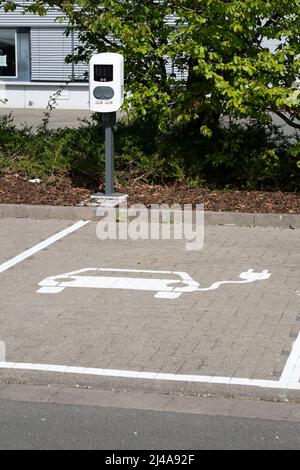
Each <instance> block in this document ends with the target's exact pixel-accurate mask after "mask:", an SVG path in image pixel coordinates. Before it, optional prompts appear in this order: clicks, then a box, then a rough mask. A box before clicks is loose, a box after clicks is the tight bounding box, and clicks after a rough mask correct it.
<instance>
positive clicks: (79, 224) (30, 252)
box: [0, 220, 89, 273]
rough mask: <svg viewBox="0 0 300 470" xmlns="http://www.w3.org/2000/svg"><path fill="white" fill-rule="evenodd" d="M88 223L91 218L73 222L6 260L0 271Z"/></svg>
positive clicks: (0, 266) (0, 265)
mask: <svg viewBox="0 0 300 470" xmlns="http://www.w3.org/2000/svg"><path fill="white" fill-rule="evenodd" d="M88 223H89V220H88V221H83V220H80V221H79V222H76V224H73V225H71V226H70V227H68V228H66V229H65V230H62V231H61V232H59V233H56V234H55V235H53V236H52V237H50V238H47V240H44V241H43V242H41V243H39V244H38V245H35V246H33V247H32V248H29V250H26V251H24V252H23V253H21V254H20V255H18V256H15V257H14V258H12V259H10V260H8V261H6V262H5V263H2V264H0V273H3V272H4V271H6V270H7V269H9V268H11V267H12V266H15V265H16V264H18V263H21V261H24V260H25V259H27V258H29V257H30V256H32V255H34V254H36V253H38V252H39V251H41V250H43V249H44V248H47V247H48V246H50V245H52V244H53V243H55V242H57V241H58V240H60V239H61V238H64V237H65V236H67V235H69V234H70V233H72V232H75V231H76V230H78V229H79V228H81V227H83V226H84V225H86V224H88Z"/></svg>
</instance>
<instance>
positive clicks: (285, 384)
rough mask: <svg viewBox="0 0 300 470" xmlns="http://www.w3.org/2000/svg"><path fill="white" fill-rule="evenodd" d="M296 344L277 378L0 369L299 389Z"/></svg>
mask: <svg viewBox="0 0 300 470" xmlns="http://www.w3.org/2000/svg"><path fill="white" fill-rule="evenodd" d="M296 343H297V344H296V347H295V346H294V347H293V350H292V352H291V355H290V358H289V360H288V362H287V365H286V367H285V369H284V371H283V373H282V376H281V378H280V379H279V380H256V379H247V378H239V377H216V376H209V375H183V374H168V373H162V372H157V373H156V372H146V371H133V370H117V369H97V368H92V367H82V366H66V365H53V364H31V363H20V362H18V363H17V362H0V369H18V370H31V371H42V372H58V373H64V374H79V375H91V376H98V377H120V378H129V379H146V380H165V381H174V382H193V383H210V384H219V385H240V386H250V387H261V388H273V389H276V388H277V389H288V390H300V383H299V377H297V378H295V377H293V371H294V370H295V366H296V364H295V360H296V362H298V361H299V356H298V355H297V350H298V347H299V344H300V334H299V336H298V338H297V341H296Z"/></svg>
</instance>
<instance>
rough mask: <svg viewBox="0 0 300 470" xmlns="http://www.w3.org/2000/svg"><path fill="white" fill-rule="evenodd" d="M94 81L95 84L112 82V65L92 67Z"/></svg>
mask: <svg viewBox="0 0 300 470" xmlns="http://www.w3.org/2000/svg"><path fill="white" fill-rule="evenodd" d="M94 80H95V81H96V82H112V81H113V66H112V65H102V64H101V65H100V64H96V65H94Z"/></svg>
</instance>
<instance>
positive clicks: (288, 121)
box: [272, 110, 300, 129]
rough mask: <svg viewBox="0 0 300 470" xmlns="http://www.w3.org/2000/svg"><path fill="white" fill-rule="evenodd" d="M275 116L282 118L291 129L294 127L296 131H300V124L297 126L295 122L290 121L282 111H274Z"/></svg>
mask: <svg viewBox="0 0 300 470" xmlns="http://www.w3.org/2000/svg"><path fill="white" fill-rule="evenodd" d="M272 111H273V112H274V113H275V114H277V116H278V117H280V118H281V119H282V120H283V121H284V122H285V123H286V124H288V125H289V126H291V127H294V128H295V129H300V124H297V123H296V122H293V121H292V120H291V119H289V118H288V117H287V116H286V115H285V114H284V113H282V112H281V111H274V110H272Z"/></svg>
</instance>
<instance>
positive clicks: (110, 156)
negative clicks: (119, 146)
mask: <svg viewBox="0 0 300 470" xmlns="http://www.w3.org/2000/svg"><path fill="white" fill-rule="evenodd" d="M116 115H117V113H105V114H103V124H104V128H105V195H106V196H111V195H112V194H113V193H114V129H113V126H114V125H115V123H116Z"/></svg>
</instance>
